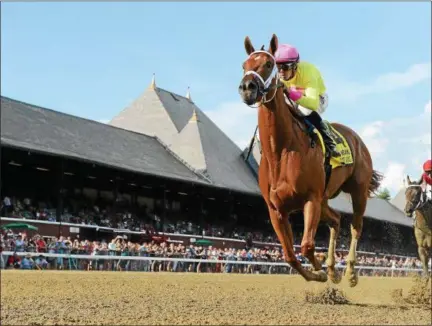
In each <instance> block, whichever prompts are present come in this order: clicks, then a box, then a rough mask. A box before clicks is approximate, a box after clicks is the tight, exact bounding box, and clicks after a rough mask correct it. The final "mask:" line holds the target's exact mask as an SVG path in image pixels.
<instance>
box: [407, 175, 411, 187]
mask: <svg viewBox="0 0 432 326" xmlns="http://www.w3.org/2000/svg"><path fill="white" fill-rule="evenodd" d="M406 181H407V185H408V186H409V185H410V184H412V181H411V179H410V177H409V175H408V174H407V176H406Z"/></svg>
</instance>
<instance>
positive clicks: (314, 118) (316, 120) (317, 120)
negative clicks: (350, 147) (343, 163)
mask: <svg viewBox="0 0 432 326" xmlns="http://www.w3.org/2000/svg"><path fill="white" fill-rule="evenodd" d="M305 118H306V119H307V120H308V121H309V122H310V123H312V124H313V125H314V127H315V128H317V129H318V131H319V132H320V133H321V135H322V136H323V139H324V145H325V147H327V149H328V150H329V151H330V153H331V155H332V156H333V157H339V156H341V153H339V151H338V150H337V149H336V143H335V142H334V141H333V139H332V138H331V136H330V130H329V129H328V128H327V125H326V124H325V123H324V122H323V121H322V119H321V117H320V115H319V114H318V113H317V112H315V111H313V112H312V113H311V114H310V115H308V116H306V117H305Z"/></svg>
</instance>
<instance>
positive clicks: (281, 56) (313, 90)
mask: <svg viewBox="0 0 432 326" xmlns="http://www.w3.org/2000/svg"><path fill="white" fill-rule="evenodd" d="M275 59H276V64H277V67H278V70H279V75H280V76H281V82H282V83H283V84H284V86H285V94H286V95H287V97H288V98H289V99H290V100H292V101H293V102H295V103H296V104H297V105H298V109H299V111H300V112H301V113H302V114H303V116H304V118H305V119H307V120H308V121H309V122H310V123H311V124H312V125H313V126H314V127H315V128H317V129H318V130H319V132H320V133H321V135H322V136H323V139H324V143H325V146H326V147H327V149H328V150H329V151H330V153H331V154H332V156H333V157H339V156H341V154H340V153H339V151H338V150H337V149H336V143H335V142H334V141H333V139H332V137H331V136H330V130H329V129H328V127H327V125H326V124H325V123H324V122H323V121H322V119H321V116H320V114H323V113H324V111H325V110H326V108H327V106H328V95H327V93H326V87H325V85H324V80H323V78H322V75H321V73H320V71H319V70H318V68H317V67H316V66H314V65H313V64H311V63H309V62H305V61H301V62H300V55H299V52H298V51H297V49H296V48H295V47H294V46H292V45H289V44H280V45H279V46H278V49H277V51H276V53H275Z"/></svg>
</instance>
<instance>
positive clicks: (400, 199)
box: [390, 187, 406, 212]
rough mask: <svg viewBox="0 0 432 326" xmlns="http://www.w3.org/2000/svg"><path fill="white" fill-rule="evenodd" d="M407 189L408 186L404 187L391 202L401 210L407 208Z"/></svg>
mask: <svg viewBox="0 0 432 326" xmlns="http://www.w3.org/2000/svg"><path fill="white" fill-rule="evenodd" d="M405 190H406V187H402V188H401V189H400V190H399V192H398V193H397V194H396V196H394V197H393V199H392V200H390V203H391V204H392V205H393V206H394V207H396V208H397V209H399V210H400V211H401V212H403V211H404V210H405Z"/></svg>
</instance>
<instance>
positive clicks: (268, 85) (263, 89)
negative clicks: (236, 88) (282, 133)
mask: <svg viewBox="0 0 432 326" xmlns="http://www.w3.org/2000/svg"><path fill="white" fill-rule="evenodd" d="M257 53H265V54H267V55H268V56H269V57H271V58H272V60H273V69H272V71H271V73H270V75H269V76H268V77H267V79H266V80H264V78H263V77H262V76H261V75H260V74H259V73H257V72H256V71H254V70H248V71H246V72H245V73H244V75H243V78H242V80H243V79H244V78H245V77H246V76H249V75H252V76H253V79H254V81H255V82H256V83H257V85H258V91H257V93H258V96H261V101H260V102H261V104H265V103H269V102H271V101H273V99H274V98H275V96H276V94H277V91H278V88H279V87H283V84H282V83H280V82H279V71H278V69H277V65H276V59H275V57H274V56H273V55H272V54H271V53H270V52H268V51H264V50H259V51H254V52H252V53H251V54H249V57H248V59H247V60H249V59H250V57H251V56H252V55H254V54H257ZM275 78H276V79H277V80H276V84H272V83H273V80H274V79H275ZM272 89H274V92H273V96H272V97H271V98H270V99H269V100H267V95H268V93H269V92H270V91H271V90H272ZM248 106H249V107H251V108H254V109H256V108H258V107H259V105H257V106H255V107H254V106H252V105H248Z"/></svg>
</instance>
